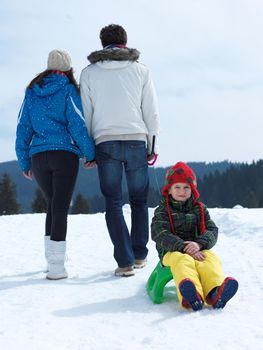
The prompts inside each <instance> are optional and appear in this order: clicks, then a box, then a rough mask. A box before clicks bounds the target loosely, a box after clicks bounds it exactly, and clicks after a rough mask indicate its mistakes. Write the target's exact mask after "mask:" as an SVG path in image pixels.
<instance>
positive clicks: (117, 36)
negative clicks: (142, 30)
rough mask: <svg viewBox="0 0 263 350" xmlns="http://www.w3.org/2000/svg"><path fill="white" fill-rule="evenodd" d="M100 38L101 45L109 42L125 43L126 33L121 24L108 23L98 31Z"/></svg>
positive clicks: (106, 44)
mask: <svg viewBox="0 0 263 350" xmlns="http://www.w3.org/2000/svg"><path fill="white" fill-rule="evenodd" d="M100 40H101V44H102V46H103V47H105V46H108V45H110V44H115V45H117V44H120V45H126V44H127V33H126V31H125V29H124V28H123V27H122V26H119V25H118V24H110V25H108V26H106V27H104V28H102V29H101V31H100Z"/></svg>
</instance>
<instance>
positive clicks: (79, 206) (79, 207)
mask: <svg viewBox="0 0 263 350" xmlns="http://www.w3.org/2000/svg"><path fill="white" fill-rule="evenodd" d="M89 213H90V206H89V202H88V200H87V199H86V198H84V197H83V196H82V195H81V194H80V193H78V194H77V196H76V198H75V200H74V201H73V205H72V209H71V214H89Z"/></svg>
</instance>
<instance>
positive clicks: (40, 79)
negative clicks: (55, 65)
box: [27, 68, 79, 93]
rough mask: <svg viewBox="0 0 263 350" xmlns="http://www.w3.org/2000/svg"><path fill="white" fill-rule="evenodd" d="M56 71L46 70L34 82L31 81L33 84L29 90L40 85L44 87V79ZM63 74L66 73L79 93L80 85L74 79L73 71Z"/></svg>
mask: <svg viewBox="0 0 263 350" xmlns="http://www.w3.org/2000/svg"><path fill="white" fill-rule="evenodd" d="M54 71H55V70H53V69H52V70H51V69H47V70H44V72H42V73H39V74H38V75H37V76H36V77H35V78H34V79H33V80H31V82H30V83H29V84H28V86H27V89H32V87H33V85H34V84H38V85H40V86H43V85H44V78H45V77H46V76H47V75H49V74H51V73H52V72H54ZM62 73H64V74H65V75H66V76H67V78H68V80H69V82H70V83H71V84H73V85H74V86H75V88H76V89H77V91H78V93H79V85H78V83H77V81H76V79H75V78H74V74H73V69H72V68H71V69H70V70H68V71H66V72H62Z"/></svg>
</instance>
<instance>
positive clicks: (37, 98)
mask: <svg viewBox="0 0 263 350" xmlns="http://www.w3.org/2000/svg"><path fill="white" fill-rule="evenodd" d="M54 150H64V151H70V152H73V153H76V154H77V155H78V156H79V157H83V156H84V157H86V159H87V160H93V159H94V143H93V141H92V139H91V138H90V137H89V134H88V130H87V128H86V125H85V119H84V117H83V114H82V106H81V100H80V96H79V94H78V92H77V90H76V88H75V86H74V85H73V84H71V83H70V82H69V80H68V78H67V77H66V76H62V75H59V74H55V73H51V74H49V75H48V76H46V77H45V78H44V84H43V86H40V85H38V84H34V85H33V88H32V89H29V88H28V89H27V90H26V94H25V98H24V101H23V104H22V107H21V109H20V112H19V116H18V125H17V132H16V154H17V158H18V162H19V166H20V168H21V169H22V171H28V170H30V169H31V156H32V155H33V154H35V153H40V152H44V151H54Z"/></svg>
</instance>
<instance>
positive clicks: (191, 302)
mask: <svg viewBox="0 0 263 350" xmlns="http://www.w3.org/2000/svg"><path fill="white" fill-rule="evenodd" d="M179 290H180V292H181V294H182V297H183V301H182V305H183V306H184V307H186V308H192V309H193V310H194V311H198V310H202V308H203V304H204V303H203V300H202V298H201V297H200V295H199V294H198V292H197V290H196V288H195V285H194V283H193V282H192V281H191V280H190V279H189V278H186V279H184V280H182V281H181V283H180V284H179Z"/></svg>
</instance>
